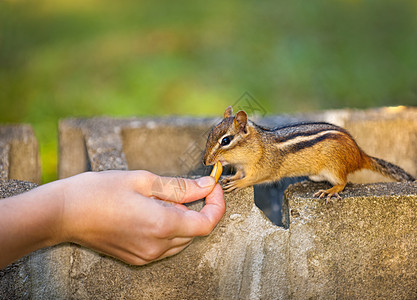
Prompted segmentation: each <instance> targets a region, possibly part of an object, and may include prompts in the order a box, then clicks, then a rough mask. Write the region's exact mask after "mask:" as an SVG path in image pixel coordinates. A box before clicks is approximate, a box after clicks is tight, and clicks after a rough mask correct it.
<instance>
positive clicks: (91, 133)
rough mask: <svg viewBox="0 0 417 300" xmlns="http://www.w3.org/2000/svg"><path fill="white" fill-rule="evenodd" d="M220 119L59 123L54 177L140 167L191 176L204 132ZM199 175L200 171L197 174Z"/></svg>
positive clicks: (153, 119) (202, 145)
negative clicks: (58, 152) (57, 173)
mask: <svg viewBox="0 0 417 300" xmlns="http://www.w3.org/2000/svg"><path fill="white" fill-rule="evenodd" d="M219 120H220V119H218V120H217V119H204V118H189V117H175V118H132V119H112V118H92V119H66V120H62V121H60V124H59V144H60V155H59V178H65V177H68V176H71V175H75V174H77V173H81V172H83V171H87V170H94V171H100V170H108V169H121V170H125V169H130V170H135V169H143V170H149V171H151V172H154V173H157V174H160V175H176V176H177V175H189V174H196V173H195V170H197V169H199V170H202V169H203V165H202V163H201V157H202V153H203V151H204V147H205V142H206V139H207V135H208V131H209V130H210V129H211V127H212V126H213V125H215V124H216V123H217V122H218V121H219ZM200 174H201V173H200Z"/></svg>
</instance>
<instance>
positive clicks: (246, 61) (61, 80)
mask: <svg viewBox="0 0 417 300" xmlns="http://www.w3.org/2000/svg"><path fill="white" fill-rule="evenodd" d="M245 91H248V92H250V93H251V94H252V95H253V96H254V97H255V98H256V99H257V100H258V101H259V102H260V103H261V104H262V105H263V107H264V108H265V109H266V110H267V111H268V113H271V114H278V113H288V112H300V111H311V110H317V109H326V108H342V107H355V108H367V107H376V106H386V105H390V106H392V105H417V2H416V1H415V0H410V1H405V0H404V1H403V0H389V1H388V0H371V1H360V0H349V1H347V0H333V1H330V0H326V1H325V0H318V1H283V0H263V1H248V0H243V1H242V0H240V1H236V0H234V1H233V0H232V1H218V0H215V1H210V2H200V1H192V0H179V1H137V0H136V1H129V0H126V1H109V0H100V1H98V0H72V1H69V0H60V1H56V0H38V1H28V0H24V1H19V0H14V1H12V0H3V1H1V2H0V123H16V122H25V123H30V124H32V126H33V127H34V129H35V132H36V135H37V138H38V140H39V141H40V144H41V156H42V164H43V166H42V167H43V181H44V182H47V181H50V180H53V179H55V178H56V162H57V122H58V119H60V118H66V117H72V116H76V117H79V116H86V117H88V116H97V115H110V116H142V115H167V114H181V115H184V114H185V115H221V114H222V112H223V111H224V108H225V107H226V106H227V105H229V104H233V103H234V102H235V101H236V100H237V99H238V98H239V97H240V96H241V95H242V94H243V93H244V92H245Z"/></svg>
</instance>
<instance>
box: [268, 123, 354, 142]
mask: <svg viewBox="0 0 417 300" xmlns="http://www.w3.org/2000/svg"><path fill="white" fill-rule="evenodd" d="M261 129H262V130H266V129H265V128H263V127H261ZM329 130H334V131H340V132H343V133H347V131H346V130H345V129H343V128H341V127H339V126H336V125H333V124H330V123H326V122H305V123H297V124H291V125H286V126H283V127H279V128H274V129H267V131H269V132H274V133H275V134H276V141H277V142H286V141H289V140H291V139H294V138H297V137H303V136H304V137H308V136H313V135H316V134H318V133H320V132H323V131H329Z"/></svg>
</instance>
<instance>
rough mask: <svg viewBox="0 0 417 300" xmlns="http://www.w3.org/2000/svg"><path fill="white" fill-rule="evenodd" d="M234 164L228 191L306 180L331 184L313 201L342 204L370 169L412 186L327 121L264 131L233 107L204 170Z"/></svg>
mask: <svg viewBox="0 0 417 300" xmlns="http://www.w3.org/2000/svg"><path fill="white" fill-rule="evenodd" d="M218 161H219V162H220V163H221V164H222V165H226V164H231V165H234V166H235V167H236V169H237V171H236V174H235V175H234V176H231V177H228V178H226V179H224V180H223V184H224V189H225V191H226V192H230V191H232V190H234V189H241V188H244V187H247V186H250V185H254V184H259V183H268V182H272V181H278V180H280V179H281V178H283V177H297V176H308V177H309V178H310V179H311V180H313V181H324V180H326V181H328V182H330V183H331V184H332V185H333V187H332V188H330V189H328V190H319V191H318V192H317V193H315V194H314V196H315V197H317V196H318V197H319V198H323V197H325V196H327V199H326V202H327V201H329V200H330V198H331V197H333V196H335V197H337V198H339V199H341V197H340V195H339V192H341V191H343V190H344V188H345V186H346V183H347V176H348V174H350V173H353V172H355V171H357V170H360V169H369V170H372V171H376V172H378V173H381V174H383V175H385V176H387V177H390V178H392V179H394V180H397V181H414V180H415V179H414V177H413V176H411V175H410V174H408V173H407V172H405V171H404V170H403V169H401V168H400V167H398V166H396V165H394V164H391V163H389V162H387V161H385V160H382V159H379V158H375V157H372V156H369V155H367V154H366V153H365V152H364V151H362V150H361V148H359V146H358V145H357V143H356V142H355V140H354V139H353V138H352V136H351V135H350V134H349V133H348V132H347V131H346V130H345V129H343V128H341V127H339V126H336V125H333V124H329V123H324V122H311V123H299V124H293V125H288V126H284V127H280V128H274V129H271V128H265V127H262V126H259V125H256V124H255V123H253V122H252V121H250V120H248V117H247V114H246V113H245V112H244V111H242V110H241V111H239V112H238V113H237V114H236V116H233V110H232V107H231V106H229V107H228V108H227V109H226V111H225V112H224V119H223V120H222V121H221V122H220V123H219V124H218V125H217V126H215V127H214V128H213V129H212V130H211V132H210V134H209V136H208V139H207V144H206V151H205V154H204V157H203V163H204V165H206V166H207V165H212V164H214V163H216V162H218Z"/></svg>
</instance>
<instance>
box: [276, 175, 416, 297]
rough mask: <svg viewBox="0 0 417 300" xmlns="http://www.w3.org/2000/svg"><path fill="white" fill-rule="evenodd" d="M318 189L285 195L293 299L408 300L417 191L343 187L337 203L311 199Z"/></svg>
mask: <svg viewBox="0 0 417 300" xmlns="http://www.w3.org/2000/svg"><path fill="white" fill-rule="evenodd" d="M326 187H328V185H325V184H314V183H311V182H303V183H299V184H296V185H293V186H291V187H290V188H289V189H287V191H286V193H285V195H286V201H285V205H284V206H285V207H286V208H288V207H289V211H288V213H287V214H286V225H287V226H289V231H290V239H289V249H290V250H289V270H290V271H289V276H290V282H291V288H290V290H291V292H290V296H291V298H293V299H415V298H416V297H417V289H416V287H417V273H416V270H417V183H416V182H414V183H378V184H370V185H348V186H347V188H346V190H345V191H344V192H342V197H343V200H334V201H333V202H332V203H330V204H327V205H326V204H325V203H324V200H317V199H316V198H313V194H314V192H316V191H317V190H318V189H322V188H326Z"/></svg>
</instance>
